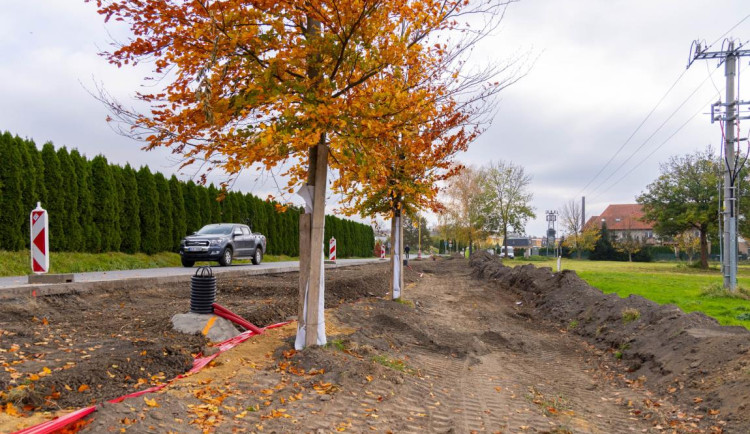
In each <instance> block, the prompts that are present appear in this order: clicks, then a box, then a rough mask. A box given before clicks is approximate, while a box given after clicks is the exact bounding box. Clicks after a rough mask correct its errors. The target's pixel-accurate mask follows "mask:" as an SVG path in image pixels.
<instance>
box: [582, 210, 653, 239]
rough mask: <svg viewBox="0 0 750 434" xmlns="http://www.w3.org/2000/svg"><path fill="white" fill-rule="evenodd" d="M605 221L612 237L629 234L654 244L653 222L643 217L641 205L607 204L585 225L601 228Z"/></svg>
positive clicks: (621, 236) (622, 236)
mask: <svg viewBox="0 0 750 434" xmlns="http://www.w3.org/2000/svg"><path fill="white" fill-rule="evenodd" d="M605 223H606V225H607V230H608V231H609V233H610V234H611V236H612V238H613V239H622V238H625V237H627V236H628V235H629V236H630V237H632V238H633V239H636V240H640V241H642V242H644V243H647V244H656V241H657V240H656V238H654V223H653V222H651V221H648V220H645V219H644V218H643V206H642V205H640V204H637V203H633V204H618V205H609V206H608V207H607V208H606V209H605V210H604V212H603V213H602V214H601V215H598V216H593V217H591V218H590V219H589V220H588V221H587V222H586V226H585V227H586V228H589V227H591V226H595V227H598V228H601V227H602V225H603V224H605Z"/></svg>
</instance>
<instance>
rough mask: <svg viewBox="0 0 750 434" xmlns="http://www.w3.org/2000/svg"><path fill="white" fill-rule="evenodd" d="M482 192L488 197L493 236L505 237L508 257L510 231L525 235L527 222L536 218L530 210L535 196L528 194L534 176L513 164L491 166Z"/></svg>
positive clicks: (503, 162)
mask: <svg viewBox="0 0 750 434" xmlns="http://www.w3.org/2000/svg"><path fill="white" fill-rule="evenodd" d="M481 179H482V184H483V187H482V188H483V189H485V190H486V191H487V194H488V195H489V197H488V200H489V203H488V207H487V211H488V213H487V220H488V225H489V227H490V228H491V229H492V230H493V232H496V233H500V234H502V235H503V247H504V251H505V252H506V253H505V255H506V257H507V255H508V253H507V252H508V229H511V230H513V231H515V232H523V229H524V226H525V225H526V222H527V221H528V220H529V219H530V218H534V217H535V215H534V209H533V208H532V207H531V199H532V198H533V194H532V193H531V192H530V191H529V185H530V184H531V175H529V174H527V173H526V171H525V170H524V168H523V166H519V165H517V164H514V163H512V162H506V161H499V162H497V163H494V162H490V164H489V165H488V167H487V168H486V169H485V170H483V172H482V176H481Z"/></svg>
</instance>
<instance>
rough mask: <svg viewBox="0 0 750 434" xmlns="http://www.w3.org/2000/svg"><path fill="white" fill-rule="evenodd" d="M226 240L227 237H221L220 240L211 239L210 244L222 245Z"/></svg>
mask: <svg viewBox="0 0 750 434" xmlns="http://www.w3.org/2000/svg"><path fill="white" fill-rule="evenodd" d="M226 240H227V239H226V238H219V239H218V240H211V242H210V244H211V245H212V246H220V245H222V244H224V242H225V241H226Z"/></svg>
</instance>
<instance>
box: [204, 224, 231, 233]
mask: <svg viewBox="0 0 750 434" xmlns="http://www.w3.org/2000/svg"><path fill="white" fill-rule="evenodd" d="M196 233H197V234H198V235H230V234H231V233H232V225H208V226H203V227H202V228H201V229H200V230H199V231H198V232H196Z"/></svg>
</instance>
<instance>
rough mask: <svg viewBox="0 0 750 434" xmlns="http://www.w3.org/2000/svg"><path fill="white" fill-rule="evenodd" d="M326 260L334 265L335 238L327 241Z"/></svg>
mask: <svg viewBox="0 0 750 434" xmlns="http://www.w3.org/2000/svg"><path fill="white" fill-rule="evenodd" d="M328 260H329V261H331V262H333V263H334V264H335V263H336V238H333V237H331V240H330V241H328Z"/></svg>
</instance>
